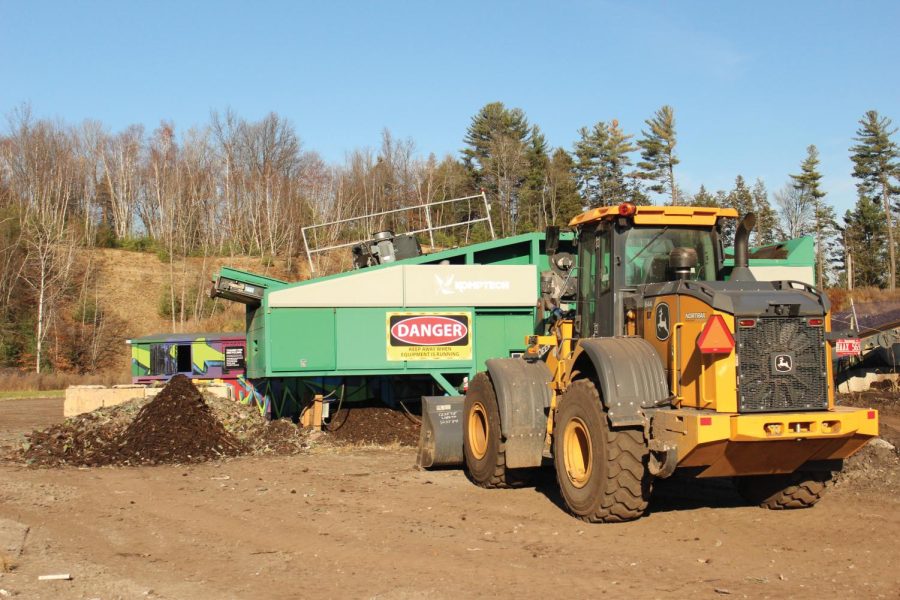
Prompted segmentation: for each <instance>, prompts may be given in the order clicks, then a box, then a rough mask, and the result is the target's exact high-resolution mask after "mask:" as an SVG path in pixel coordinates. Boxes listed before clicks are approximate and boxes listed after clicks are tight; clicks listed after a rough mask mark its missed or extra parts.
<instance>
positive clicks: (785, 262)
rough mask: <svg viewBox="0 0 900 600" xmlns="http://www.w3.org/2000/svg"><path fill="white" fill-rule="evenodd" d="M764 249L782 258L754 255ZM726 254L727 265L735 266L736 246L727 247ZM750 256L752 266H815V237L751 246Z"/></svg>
mask: <svg viewBox="0 0 900 600" xmlns="http://www.w3.org/2000/svg"><path fill="white" fill-rule="evenodd" d="M764 249H771V250H773V251H776V252H777V254H778V256H780V258H757V257H756V256H754V255H756V254H758V253H760V251H762V250H764ZM725 256H726V258H725V266H726V267H732V266H734V248H725ZM749 258H750V266H751V267H754V266H759V267H815V265H816V243H815V238H813V237H812V236H809V235H807V236H803V237H799V238H794V239H791V240H787V241H785V242H779V243H777V244H771V245H770V246H758V247H755V248H750V257H749Z"/></svg>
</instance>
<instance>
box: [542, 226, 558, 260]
mask: <svg viewBox="0 0 900 600" xmlns="http://www.w3.org/2000/svg"><path fill="white" fill-rule="evenodd" d="M544 236H545V240H546V241H545V242H544V249H545V251H546V252H547V256H553V255H554V254H556V251H557V250H559V226H557V225H548V226H547V230H546V231H545V233H544Z"/></svg>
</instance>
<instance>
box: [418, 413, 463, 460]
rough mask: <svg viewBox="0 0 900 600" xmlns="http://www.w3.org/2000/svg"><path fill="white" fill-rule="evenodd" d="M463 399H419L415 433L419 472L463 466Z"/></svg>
mask: <svg viewBox="0 0 900 600" xmlns="http://www.w3.org/2000/svg"><path fill="white" fill-rule="evenodd" d="M465 400H466V399H465V396H423V397H422V429H421V430H420V432H419V453H418V455H417V456H416V466H417V467H419V468H422V469H424V468H428V467H443V466H451V465H461V464H462V463H463V403H464V402H465Z"/></svg>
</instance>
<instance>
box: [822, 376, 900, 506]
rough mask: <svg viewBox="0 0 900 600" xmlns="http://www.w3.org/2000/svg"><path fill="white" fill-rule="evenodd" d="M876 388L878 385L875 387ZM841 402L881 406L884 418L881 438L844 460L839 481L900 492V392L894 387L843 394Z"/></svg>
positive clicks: (859, 405)
mask: <svg viewBox="0 0 900 600" xmlns="http://www.w3.org/2000/svg"><path fill="white" fill-rule="evenodd" d="M873 387H874V386H873ZM837 404H839V405H842V406H855V407H858V408H874V409H877V410H878V412H879V415H880V417H881V420H880V423H879V434H880V435H879V439H876V440H872V441H870V442H869V443H868V444H866V445H865V447H863V448H862V450H860V451H859V452H857V453H856V454H854V455H853V456H851V457H850V458H848V459H847V460H846V461H844V470H843V471H842V472H841V474H840V475H839V476H838V484H841V483H851V482H852V484H853V487H854V488H859V489H880V490H893V491H895V492H898V493H900V430H898V429H897V427H896V424H897V420H898V418H900V393H898V392H897V391H894V390H893V389H890V388H889V389H877V388H875V389H872V390H870V391H868V392H861V393H854V394H841V395H840V396H838V397H837Z"/></svg>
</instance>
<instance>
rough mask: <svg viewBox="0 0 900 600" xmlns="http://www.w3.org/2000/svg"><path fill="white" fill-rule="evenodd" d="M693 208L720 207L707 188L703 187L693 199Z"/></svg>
mask: <svg viewBox="0 0 900 600" xmlns="http://www.w3.org/2000/svg"><path fill="white" fill-rule="evenodd" d="M691 206H709V207H714V206H718V204H717V203H716V197H715V196H713V195H712V194H710V193H709V192H707V191H706V186H704V185H701V186H700V189H699V190H697V193H696V194H694V195H693V196H692V197H691Z"/></svg>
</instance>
